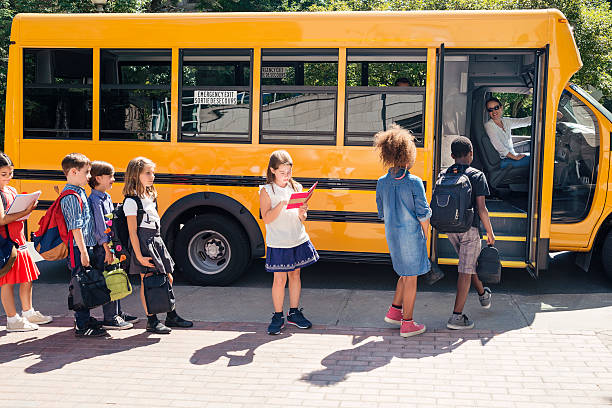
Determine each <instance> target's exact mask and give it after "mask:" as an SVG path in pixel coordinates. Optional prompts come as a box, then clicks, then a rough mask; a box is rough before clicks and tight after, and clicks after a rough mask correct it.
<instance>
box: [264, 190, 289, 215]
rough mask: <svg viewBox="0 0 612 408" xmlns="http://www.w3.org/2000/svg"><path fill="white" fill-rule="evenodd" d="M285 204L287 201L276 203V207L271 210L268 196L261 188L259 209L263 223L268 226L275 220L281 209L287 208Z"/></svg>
mask: <svg viewBox="0 0 612 408" xmlns="http://www.w3.org/2000/svg"><path fill="white" fill-rule="evenodd" d="M287 203H288V201H287V200H283V201H281V202H280V203H278V204H277V205H276V207H274V208H272V202H271V201H270V196H269V195H268V192H267V191H266V190H265V189H263V188H262V189H261V191H260V192H259V209H260V210H261V218H262V219H263V222H264V223H266V224H270V223H271V222H273V221H274V220H275V219H277V218H278V216H279V215H280V213H281V211H282V210H283V208H285V207H286V206H287Z"/></svg>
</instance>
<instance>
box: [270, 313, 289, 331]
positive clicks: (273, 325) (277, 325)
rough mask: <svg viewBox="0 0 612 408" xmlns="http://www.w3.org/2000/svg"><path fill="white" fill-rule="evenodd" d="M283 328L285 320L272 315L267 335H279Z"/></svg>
mask: <svg viewBox="0 0 612 408" xmlns="http://www.w3.org/2000/svg"><path fill="white" fill-rule="evenodd" d="M284 328H285V318H284V317H283V316H282V315H280V316H278V315H276V314H275V313H272V321H271V322H270V325H269V326H268V334H280V332H281V330H282V329H284Z"/></svg>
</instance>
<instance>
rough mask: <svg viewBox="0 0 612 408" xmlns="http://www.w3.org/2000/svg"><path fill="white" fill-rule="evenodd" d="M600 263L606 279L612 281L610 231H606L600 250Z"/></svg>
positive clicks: (611, 232)
mask: <svg viewBox="0 0 612 408" xmlns="http://www.w3.org/2000/svg"><path fill="white" fill-rule="evenodd" d="M601 263H602V264H603V268H604V272H606V275H608V278H610V279H612V230H610V231H608V235H607V236H606V239H605V240H604V243H603V246H602V248H601Z"/></svg>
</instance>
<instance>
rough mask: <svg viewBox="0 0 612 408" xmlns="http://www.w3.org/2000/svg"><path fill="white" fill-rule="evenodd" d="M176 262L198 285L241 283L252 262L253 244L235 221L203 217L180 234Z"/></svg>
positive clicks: (184, 228)
mask: <svg viewBox="0 0 612 408" xmlns="http://www.w3.org/2000/svg"><path fill="white" fill-rule="evenodd" d="M174 248H175V251H174V253H175V259H176V262H177V264H178V266H179V267H180V268H181V269H182V272H183V274H184V276H185V278H187V280H189V282H191V283H192V284H194V285H228V284H230V283H232V282H233V281H235V280H236V279H238V277H239V276H240V275H242V273H243V272H244V271H245V270H246V269H247V267H248V265H249V261H250V253H251V252H250V248H249V241H248V237H247V235H246V233H245V232H244V230H243V229H242V227H241V226H240V225H239V224H238V223H236V221H234V220H233V219H231V218H229V217H226V216H223V215H217V214H209V215H200V216H197V217H195V218H193V219H191V220H190V221H188V222H187V223H186V224H185V225H184V226H183V228H182V229H181V230H180V231H179V233H178V236H177V239H176V245H175V247H174Z"/></svg>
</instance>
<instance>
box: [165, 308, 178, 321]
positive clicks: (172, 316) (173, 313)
mask: <svg viewBox="0 0 612 408" xmlns="http://www.w3.org/2000/svg"><path fill="white" fill-rule="evenodd" d="M166 317H167V318H169V319H176V318H177V317H178V315H177V314H176V309H174V310H172V311H171V312H168V313H166Z"/></svg>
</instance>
